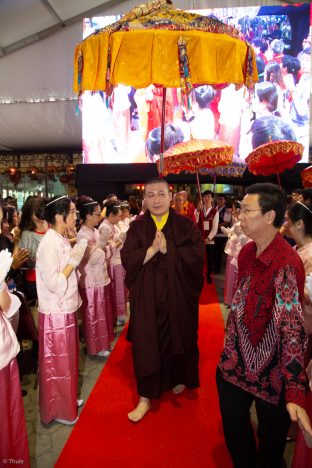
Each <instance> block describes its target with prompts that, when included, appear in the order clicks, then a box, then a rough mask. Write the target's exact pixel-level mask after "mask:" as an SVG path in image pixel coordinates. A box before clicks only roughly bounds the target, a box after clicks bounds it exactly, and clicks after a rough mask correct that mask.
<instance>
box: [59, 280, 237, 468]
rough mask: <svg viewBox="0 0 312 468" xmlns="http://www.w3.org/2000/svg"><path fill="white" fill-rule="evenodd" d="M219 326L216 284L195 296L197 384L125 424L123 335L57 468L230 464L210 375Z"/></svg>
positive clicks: (129, 375) (126, 352)
mask: <svg viewBox="0 0 312 468" xmlns="http://www.w3.org/2000/svg"><path fill="white" fill-rule="evenodd" d="M223 329H224V325H223V319H222V315H221V310H220V307H219V305H218V298H217V295H216V290H215V287H214V286H213V285H211V286H208V285H206V286H205V288H204V290H203V292H202V295H201V299H200V327H199V349H200V378H201V387H200V388H199V389H198V390H196V391H185V392H183V394H181V395H179V396H174V395H173V394H172V393H171V392H168V393H166V394H165V395H163V397H162V398H161V400H160V401H156V402H153V405H152V410H151V412H150V413H149V414H148V415H147V416H146V418H145V419H144V420H143V421H141V422H140V423H139V424H133V423H131V422H130V421H128V419H127V413H128V411H130V410H132V409H133V407H134V406H135V405H136V403H137V395H136V391H135V388H136V385H135V380H134V377H133V366H132V356H131V347H130V344H129V343H127V342H126V339H125V332H124V333H123V334H122V335H121V336H120V338H119V340H118V343H117V345H116V347H115V349H114V351H113V352H112V354H111V356H110V358H109V361H108V363H107V364H106V366H105V367H104V369H103V371H102V373H101V375H100V377H99V379H98V381H97V383H96V385H95V387H94V389H93V391H92V393H91V395H90V397H89V399H88V401H87V402H86V404H85V406H84V409H83V410H82V412H81V414H80V417H79V421H78V423H77V424H76V426H75V428H74V429H73V431H72V433H71V436H70V437H69V439H68V441H67V443H66V445H65V447H64V449H63V451H62V453H61V455H60V457H59V459H58V461H57V464H56V466H57V467H58V468H61V467H63V466H64V467H68V466H70V467H71V466H75V467H102V466H103V467H111V468H116V467H117V468H119V467H127V468H131V467H136V468H147V467H148V468H153V467H155V468H156V467H157V468H160V467H165V468H169V467H170V468H175V467H179V468H188V467H189V468H201V467H202V468H210V467H220V468H228V467H231V466H232V465H231V462H230V458H229V455H228V452H227V449H226V447H225V442H224V439H223V436H222V426H221V419H220V414H219V405H218V396H217V391H216V385H215V370H216V365H217V362H218V359H219V355H220V350H221V347H222V343H223V335H224V332H223Z"/></svg>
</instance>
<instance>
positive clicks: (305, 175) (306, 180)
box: [300, 166, 312, 188]
mask: <svg viewBox="0 0 312 468" xmlns="http://www.w3.org/2000/svg"><path fill="white" fill-rule="evenodd" d="M300 177H301V181H302V185H303V186H304V188H308V187H309V188H310V187H312V166H309V167H306V168H305V169H303V171H302V172H301V174H300Z"/></svg>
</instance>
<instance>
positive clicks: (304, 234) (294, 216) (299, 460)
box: [284, 202, 312, 468]
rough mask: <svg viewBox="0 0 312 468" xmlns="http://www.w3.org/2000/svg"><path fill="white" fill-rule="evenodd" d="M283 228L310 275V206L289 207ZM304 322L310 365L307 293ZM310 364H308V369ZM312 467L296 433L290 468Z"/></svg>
mask: <svg viewBox="0 0 312 468" xmlns="http://www.w3.org/2000/svg"><path fill="white" fill-rule="evenodd" d="M284 227H285V229H286V234H287V236H288V237H291V238H292V239H294V240H295V242H296V245H297V252H298V255H299V257H300V258H301V260H302V263H303V266H304V271H305V274H306V276H307V275H309V274H310V273H312V206H311V205H305V204H303V203H302V202H296V203H294V204H293V205H291V206H290V207H289V208H288V210H287V212H286V219H285V224H284ZM303 314H304V321H305V326H306V329H307V332H308V336H309V341H308V348H307V350H306V365H309V362H311V363H312V303H311V298H310V297H309V294H308V291H307V290H306V289H305V291H304V309H303ZM311 366H312V364H310V367H311ZM308 377H309V388H308V391H307V397H306V410H307V413H308V415H309V418H310V420H311V419H312V391H311V389H312V378H311V375H310V376H308ZM308 466H312V449H311V448H308V447H307V445H306V444H305V441H304V435H303V433H302V432H301V431H299V432H298V435H297V440H296V446H295V453H294V457H293V462H292V468H303V467H308Z"/></svg>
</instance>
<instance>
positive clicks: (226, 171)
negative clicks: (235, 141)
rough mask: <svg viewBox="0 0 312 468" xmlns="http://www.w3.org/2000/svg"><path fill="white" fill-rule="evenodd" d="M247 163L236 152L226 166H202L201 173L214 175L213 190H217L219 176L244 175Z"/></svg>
mask: <svg viewBox="0 0 312 468" xmlns="http://www.w3.org/2000/svg"><path fill="white" fill-rule="evenodd" d="M246 167H247V164H246V163H245V161H243V160H242V159H241V158H239V157H238V156H236V155H235V154H234V156H233V160H232V162H231V163H230V164H227V165H226V166H216V167H213V168H210V169H209V168H207V167H201V168H200V169H199V174H201V175H204V176H205V175H208V176H210V177H213V185H214V188H213V191H215V186H216V179H217V177H218V176H219V177H235V178H236V177H243V174H244V172H245V170H246Z"/></svg>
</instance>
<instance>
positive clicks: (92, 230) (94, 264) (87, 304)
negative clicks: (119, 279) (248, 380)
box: [76, 196, 114, 357]
mask: <svg viewBox="0 0 312 468" xmlns="http://www.w3.org/2000/svg"><path fill="white" fill-rule="evenodd" d="M76 208H77V209H78V211H79V213H80V218H81V220H82V226H81V228H80V230H79V232H78V234H77V242H79V241H80V239H86V240H87V242H88V247H87V249H86V252H85V255H84V257H83V259H82V262H81V263H80V265H79V273H80V274H81V276H80V278H79V292H80V295H81V298H82V306H81V309H80V310H81V317H82V326H83V331H84V338H85V342H86V346H87V352H88V354H91V355H92V354H93V355H95V354H97V355H98V356H105V357H106V356H109V354H110V350H111V347H112V342H113V339H114V327H113V310H112V307H113V305H112V291H111V281H110V278H109V275H108V272H107V264H106V255H105V252H104V250H103V249H102V248H101V244H100V234H99V232H98V230H97V229H96V226H97V225H98V224H99V219H100V216H101V209H100V206H99V204H98V203H97V202H96V201H94V200H92V199H91V198H90V197H86V196H81V197H79V198H78V200H77V201H76Z"/></svg>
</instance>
